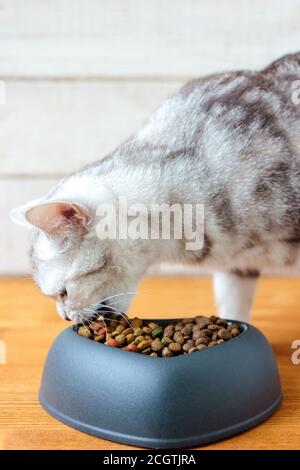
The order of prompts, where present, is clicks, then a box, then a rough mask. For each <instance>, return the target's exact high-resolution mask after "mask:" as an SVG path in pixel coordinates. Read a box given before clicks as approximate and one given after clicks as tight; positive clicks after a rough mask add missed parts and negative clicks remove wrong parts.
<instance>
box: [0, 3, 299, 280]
mask: <svg viewBox="0 0 300 470" xmlns="http://www.w3.org/2000/svg"><path fill="white" fill-rule="evenodd" d="M298 50H300V0H285V1H282V0H202V1H200V0H151V1H149V0H110V1H105V0H89V1H84V0H43V1H41V0H26V1H23V0H1V4H0V79H1V80H3V81H4V82H5V86H6V104H0V220H1V230H0V274H23V273H25V272H27V270H28V262H27V253H26V252H27V233H26V231H25V229H22V228H20V227H16V226H14V225H13V224H12V223H11V222H10V221H9V219H8V212H9V209H10V208H12V207H14V206H15V205H18V204H21V203H24V202H27V201H28V200H30V199H32V198H35V197H39V196H41V195H43V193H44V192H46V191H47V190H48V189H49V188H50V187H51V185H53V184H54V183H55V182H56V181H57V180H58V179H59V178H60V177H62V176H64V175H66V174H68V173H70V172H72V171H73V170H75V169H77V168H79V167H80V166H82V165H84V164H86V163H88V162H91V161H93V160H96V159H98V158H101V157H103V156H104V155H105V154H106V153H107V152H109V151H110V150H112V149H113V148H114V147H115V146H116V145H117V144H118V143H120V142H121V141H122V140H123V139H124V138H126V137H127V136H128V135H129V134H130V133H131V132H132V131H134V130H135V129H136V128H137V127H138V126H139V125H140V124H141V123H142V122H143V120H144V119H145V117H146V116H147V115H148V114H149V112H150V111H151V110H152V109H153V108H155V107H156V106H157V105H158V104H159V103H160V102H161V101H162V100H163V99H164V97H166V96H167V95H168V94H169V93H170V92H172V91H174V90H175V89H176V88H177V87H179V86H180V85H181V84H182V83H183V82H185V81H186V80H188V79H190V78H193V77H197V76H199V75H203V74H207V73H211V72H215V71H221V70H224V69H239V68H259V67H263V66H265V65H267V64H268V63H269V62H271V61H272V60H274V59H276V58H277V57H279V56H280V55H283V54H286V53H290V52H295V51H298ZM171 272H178V271H176V268H172V269H171Z"/></svg>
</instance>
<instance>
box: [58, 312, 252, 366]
mask: <svg viewBox="0 0 300 470" xmlns="http://www.w3.org/2000/svg"><path fill="white" fill-rule="evenodd" d="M183 318H184V317H183ZM141 320H143V321H145V322H147V321H153V322H155V323H158V324H160V323H161V324H162V325H164V324H168V323H170V322H175V321H178V320H180V318H179V319H178V318H177V319H176V318H142V319H141ZM226 321H227V322H228V323H229V324H232V323H235V324H237V325H239V327H240V329H241V330H242V331H241V333H240V334H239V335H238V336H236V337H235V338H231V339H230V340H229V341H224V343H221V344H216V345H215V346H214V347H213V348H206V349H202V350H201V351H197V352H199V353H200V352H201V353H203V354H204V353H206V354H207V353H209V352H210V351H211V350H212V349H213V350H215V348H217V347H219V348H221V347H223V348H225V347H228V346H229V345H230V344H231V346H232V342H233V341H234V342H235V343H234V344H236V342H237V341H238V340H240V339H241V338H243V337H244V336H245V335H246V334H247V333H249V332H250V331H251V330H256V328H255V327H253V326H252V325H250V324H248V323H246V322H243V321H238V320H230V319H226ZM79 326H81V325H79V324H77V325H72V326H70V327H68V328H66V330H71V333H73V336H74V337H76V338H77V339H79V340H80V341H86V342H87V343H86V344H94V346H93V347H96V348H98V349H99V351H101V350H102V349H103V348H105V350H106V349H107V348H109V350H110V351H115V352H114V353H113V354H115V353H118V354H122V355H123V353H127V354H130V355H133V354H134V357H136V358H143V359H139V360H150V361H151V360H156V361H157V360H159V361H165V360H166V359H168V360H172V361H175V360H177V361H178V360H187V358H191V357H194V354H179V355H178V356H172V357H160V356H157V357H151V356H150V355H146V354H140V353H135V352H133V351H126V350H125V349H122V348H114V347H112V346H108V345H106V344H104V343H98V342H97V341H93V340H91V339H89V338H85V337H84V336H81V335H79V334H78V333H77V329H78V328H79ZM257 331H259V330H257ZM82 344H84V343H82Z"/></svg>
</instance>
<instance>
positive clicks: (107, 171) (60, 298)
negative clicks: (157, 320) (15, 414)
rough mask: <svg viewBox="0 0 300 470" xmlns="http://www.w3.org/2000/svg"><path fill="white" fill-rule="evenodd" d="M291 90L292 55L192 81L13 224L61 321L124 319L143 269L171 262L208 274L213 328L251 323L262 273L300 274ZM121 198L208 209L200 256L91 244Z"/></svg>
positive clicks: (177, 247)
mask: <svg viewBox="0 0 300 470" xmlns="http://www.w3.org/2000/svg"><path fill="white" fill-rule="evenodd" d="M297 80H300V53H297V54H293V55H288V56H285V57H283V58H281V59H279V60H278V61H276V62H274V63H273V64H271V65H270V66H268V67H267V68H265V69H263V70H261V71H238V72H228V73H220V74H216V75H212V76H208V77H204V78H201V79H199V80H195V81H192V82H190V83H188V84H186V85H185V86H183V87H182V88H181V89H180V90H179V91H178V92H177V93H175V94H174V95H173V96H171V97H170V98H168V99H167V100H166V101H165V102H164V103H163V104H162V105H161V106H160V107H159V108H158V109H157V110H156V111H155V112H154V113H153V114H152V115H151V116H150V118H149V119H148V121H147V122H146V123H145V125H144V126H143V127H142V128H141V129H140V130H139V131H138V132H137V133H136V134H135V135H133V136H132V137H131V138H129V139H128V140H127V141H126V142H125V143H124V144H122V145H121V146H120V147H118V148H117V149H116V150H115V151H114V152H112V154H110V155H108V156H107V157H106V158H105V159H103V160H101V161H99V162H97V163H95V164H92V165H90V166H88V167H85V168H83V169H82V170H79V171H78V172H76V173H75V174H73V175H71V176H69V177H67V178H65V179H63V180H62V181H61V182H60V183H59V184H58V185H57V186H56V187H54V188H53V190H52V191H51V192H50V193H49V194H48V195H46V196H45V197H44V198H42V199H40V200H37V201H32V202H31V203H29V204H26V205H25V206H22V207H21V208H17V209H15V210H14V211H13V212H12V218H13V219H14V220H15V221H17V222H19V223H22V224H25V225H28V226H30V227H31V228H33V237H32V248H31V261H32V267H33V273H34V278H35V280H36V282H37V284H38V285H39V286H40V288H41V290H42V291H43V292H44V293H46V294H48V295H50V296H53V297H54V298H55V300H56V302H57V308H58V312H59V313H60V315H61V316H62V317H63V318H66V319H72V320H74V321H80V320H81V319H82V317H84V318H88V317H90V316H91V315H93V313H94V310H95V307H96V306H97V304H98V303H99V302H102V301H103V302H102V303H111V304H114V305H115V306H117V307H118V309H120V310H126V309H127V307H128V305H129V302H130V298H131V295H132V294H133V292H134V291H135V290H136V286H137V283H138V281H139V279H140V278H141V276H142V275H143V274H144V273H145V271H146V270H147V268H148V267H149V266H151V265H153V264H154V263H159V262H165V261H179V262H184V263H194V264H196V265H198V264H200V263H201V264H202V265H203V267H204V268H205V269H208V270H210V271H213V272H214V284H215V292H216V299H217V304H218V308H219V312H218V313H219V314H220V315H221V316H223V317H227V318H236V319H241V320H248V319H249V312H250V308H251V302H252V297H253V293H254V289H255V284H256V280H257V277H258V276H259V273H260V272H261V271H262V270H265V269H268V270H272V269H278V268H279V269H283V268H286V269H291V268H295V269H298V268H299V265H300V261H299V253H300V185H299V183H300V104H299V101H300V99H296V100H295V99H293V93H294V94H295V85H297V83H298V85H299V82H297ZM296 98H297V97H296ZM121 197H127V198H128V201H129V202H130V204H134V203H143V204H145V205H146V206H149V205H150V204H151V203H166V204H173V203H179V204H181V205H183V204H184V203H203V204H205V233H204V245H203V247H202V248H201V249H199V250H196V251H195V250H194V251H188V250H186V249H185V243H184V240H175V239H170V240H161V239H160V240H151V239H148V240H146V239H145V240H142V239H136V240H134V239H124V240H123V239H122V240H120V239H115V240H111V239H106V240H101V239H99V237H98V236H97V235H96V225H97V214H96V211H97V208H99V206H101V204H106V203H108V202H109V203H110V204H115V205H116V206H117V205H118V201H119V200H120V198H121ZM120 293H127V294H128V295H123V296H122V295H120V296H119V295H118V294H120ZM195 313H197V312H195Z"/></svg>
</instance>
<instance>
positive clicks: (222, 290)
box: [214, 272, 257, 322]
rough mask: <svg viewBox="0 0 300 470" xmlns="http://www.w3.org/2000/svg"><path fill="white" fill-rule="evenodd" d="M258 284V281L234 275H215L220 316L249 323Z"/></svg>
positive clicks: (215, 288)
mask: <svg viewBox="0 0 300 470" xmlns="http://www.w3.org/2000/svg"><path fill="white" fill-rule="evenodd" d="M256 283H257V280H256V279H252V278H250V279H249V278H247V279H245V278H241V277H239V276H237V275H235V274H232V273H222V272H217V273H215V274H214V290H215V296H216V302H217V306H218V313H219V315H220V316H221V317H222V318H227V319H230V320H241V321H245V322H249V321H250V313H251V306H252V302H253V296H254V292H255V287H256Z"/></svg>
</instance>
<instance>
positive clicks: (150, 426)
mask: <svg viewBox="0 0 300 470" xmlns="http://www.w3.org/2000/svg"><path fill="white" fill-rule="evenodd" d="M152 321H155V322H157V323H160V324H162V325H164V324H167V323H169V322H170V320H168V321H160V320H152ZM239 325H240V328H241V330H242V333H241V334H240V336H238V337H236V338H234V339H232V340H230V341H228V342H225V343H222V344H220V345H217V346H214V347H213V348H209V349H205V350H202V351H199V352H195V353H192V354H187V355H181V356H177V357H171V358H160V357H158V358H153V357H149V356H145V355H142V354H137V353H134V352H129V351H123V350H120V349H117V348H112V347H109V346H105V345H104V344H100V343H96V342H94V341H91V340H89V339H87V338H84V337H81V336H79V335H78V334H77V333H76V331H75V330H74V328H72V327H71V328H67V329H66V330H64V331H63V332H62V333H61V334H60V335H59V336H58V338H57V339H56V340H55V342H54V344H53V345H52V348H51V350H50V352H49V354H48V358H47V361H46V365H45V369H44V373H43V378H42V384H41V389H40V402H41V404H42V406H43V407H44V408H45V410H46V411H47V412H48V413H49V414H50V415H52V416H54V417H55V418H57V419H59V420H60V421H62V422H64V423H65V424H68V425H69V426H72V427H74V428H76V429H79V430H80V431H83V432H86V433H88V434H92V435H94V436H98V437H101V438H104V439H109V440H112V441H117V442H121V443H124V444H131V445H137V446H140V447H148V448H185V447H191V446H196V445H201V444H206V443H210V442H213V441H217V440H219V439H224V438H228V437H230V436H233V435H235V434H238V433H241V432H243V431H245V430H247V429H249V428H252V427H253V426H256V425H257V424H259V423H261V422H262V421H264V420H265V419H267V418H268V417H270V416H271V415H272V414H273V413H274V412H275V410H276V409H277V408H278V406H279V405H280V402H281V399H282V393H281V386H280V380H279V376H278V371H277V367H276V363H275V360H274V356H273V353H272V350H271V347H270V345H269V343H268V342H267V340H266V339H265V337H264V336H263V335H262V333H260V331H258V330H257V329H256V328H254V327H253V326H250V325H247V324H244V323H240V324H239Z"/></svg>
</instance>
